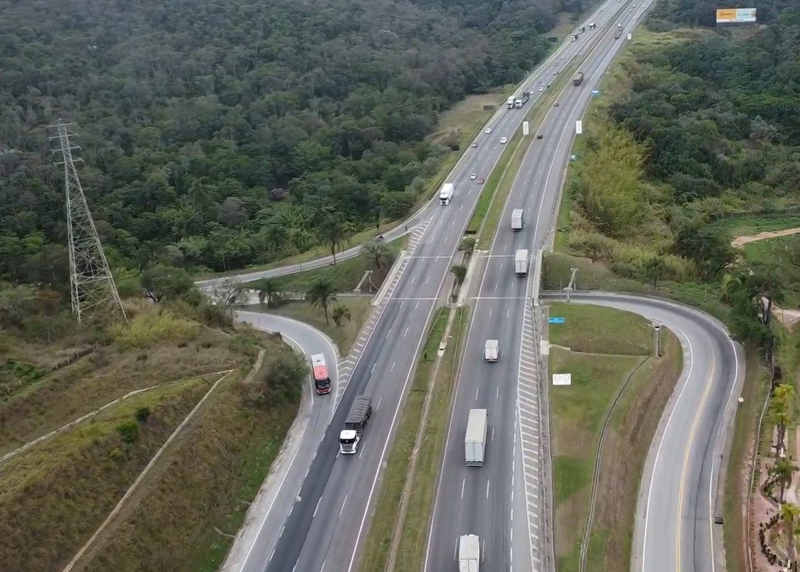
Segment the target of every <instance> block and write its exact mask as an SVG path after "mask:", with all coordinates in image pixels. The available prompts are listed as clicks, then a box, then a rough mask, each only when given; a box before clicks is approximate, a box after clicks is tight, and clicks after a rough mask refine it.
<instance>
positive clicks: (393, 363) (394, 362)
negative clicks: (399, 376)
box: [389, 336, 405, 371]
mask: <svg viewBox="0 0 800 572" xmlns="http://www.w3.org/2000/svg"><path fill="white" fill-rule="evenodd" d="M403 337H405V336H403ZM396 363H397V362H396V361H393V362H392V369H390V370H389V371H394V365H395V364H396Z"/></svg>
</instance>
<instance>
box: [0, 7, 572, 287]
mask: <svg viewBox="0 0 800 572" xmlns="http://www.w3.org/2000/svg"><path fill="white" fill-rule="evenodd" d="M582 9H583V5H582V0H504V1H499V2H485V1H480V0H417V1H411V0H400V1H392V2H389V1H385V0H315V1H314V2H310V1H308V0H266V1H260V2H246V1H244V0H225V1H222V0H202V1H201V0H168V1H167V2H162V1H155V0H131V1H126V2H119V1H115V0H91V1H89V2H78V1H77V0H66V1H63V2H53V1H52V0H33V1H27V0H26V1H25V2H22V1H19V0H0V13H2V14H3V17H2V19H0V77H2V82H0V280H6V281H11V282H33V283H54V282H55V283H63V282H64V276H65V272H66V268H67V263H66V221H65V220H64V214H63V213H64V198H63V195H64V192H63V182H62V173H61V172H60V171H59V170H58V169H57V168H55V167H54V166H53V165H52V164H51V161H52V155H51V153H50V148H51V146H52V145H51V144H50V142H49V141H48V139H47V132H46V131H45V126H46V125H48V124H51V123H53V122H54V121H55V120H56V119H57V118H59V117H63V118H65V119H68V120H70V121H74V122H77V124H78V126H77V127H76V131H77V132H78V133H79V135H80V139H79V140H77V141H76V143H78V144H80V146H81V148H82V151H81V152H80V157H81V158H82V159H83V161H84V166H82V167H81V168H80V176H81V179H82V183H83V187H84V189H85V192H86V194H87V197H88V200H89V202H90V207H91V209H92V211H93V213H94V217H95V220H96V223H97V227H98V230H99V232H100V233H101V237H102V240H103V242H104V244H105V245H106V249H107V251H108V255H109V259H110V261H111V263H112V266H113V267H115V268H116V269H117V270H119V269H120V268H128V269H133V270H136V271H141V270H142V269H144V268H146V267H147V266H149V265H151V264H154V263H162V264H169V265H173V266H180V267H185V268H187V269H197V268H204V267H205V268H211V269H214V270H225V269H235V268H240V267H242V266H244V265H246V264H252V263H263V262H270V261H273V260H276V259H280V258H283V257H285V256H287V255H290V254H293V253H296V252H300V251H304V250H307V249H309V248H311V247H313V246H315V245H317V244H318V243H319V242H320V240H321V238H320V230H319V229H321V228H324V227H325V226H326V225H327V226H335V227H336V228H337V231H336V232H341V233H342V234H345V235H346V234H347V233H348V232H350V233H353V232H357V231H359V230H361V229H363V228H365V227H369V226H371V225H374V224H376V222H377V221H380V220H386V219H397V218H400V217H402V216H403V215H405V214H406V213H407V212H408V211H409V209H410V208H411V207H412V205H413V204H414V201H415V200H416V199H417V196H418V194H419V193H420V192H422V190H423V186H424V185H423V181H424V178H425V177H428V176H430V175H431V174H433V173H434V172H435V171H436V169H437V164H438V161H439V160H440V157H441V154H442V153H443V152H444V149H443V148H442V147H441V146H438V145H436V144H433V143H431V142H430V141H426V139H425V137H426V135H427V134H429V133H430V132H431V131H432V128H433V127H434V126H435V124H436V121H437V117H438V114H439V112H441V111H442V110H444V109H446V108H448V107H449V106H450V105H452V104H453V103H455V102H457V101H458V100H460V99H462V98H464V97H465V96H466V95H468V94H477V93H485V92H486V91H487V90H489V89H490V88H492V87H493V86H500V85H503V84H508V83H512V82H516V81H518V80H519V79H521V77H522V76H523V74H524V73H526V71H527V70H529V69H531V68H532V66H533V64H534V63H536V62H537V61H538V60H540V59H541V58H542V57H543V56H544V55H545V53H546V49H547V48H546V45H545V41H544V39H543V37H542V36H541V35H540V34H541V33H542V32H545V31H547V30H549V29H551V28H552V27H553V26H554V25H555V23H556V21H557V18H558V15H559V13H560V12H562V11H563V10H571V11H574V12H578V11H580V10H582Z"/></svg>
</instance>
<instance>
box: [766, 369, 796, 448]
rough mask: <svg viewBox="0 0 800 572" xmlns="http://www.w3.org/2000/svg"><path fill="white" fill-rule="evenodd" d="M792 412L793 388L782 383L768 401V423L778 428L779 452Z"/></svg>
mask: <svg viewBox="0 0 800 572" xmlns="http://www.w3.org/2000/svg"><path fill="white" fill-rule="evenodd" d="M793 411H794V387H793V386H792V385H791V384H789V383H782V384H781V385H779V386H778V387H776V388H775V391H774V393H773V395H772V399H771V400H770V413H769V418H770V421H771V422H772V423H773V424H774V425H775V426H776V427H777V428H778V443H777V449H778V451H781V450H782V449H783V444H784V441H785V439H786V429H787V428H788V427H789V424H790V423H791V422H792V412H793Z"/></svg>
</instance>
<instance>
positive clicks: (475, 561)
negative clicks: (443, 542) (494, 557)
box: [458, 534, 481, 572]
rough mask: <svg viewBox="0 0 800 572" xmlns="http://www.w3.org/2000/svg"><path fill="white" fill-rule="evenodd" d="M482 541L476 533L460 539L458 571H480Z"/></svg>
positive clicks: (465, 535)
mask: <svg viewBox="0 0 800 572" xmlns="http://www.w3.org/2000/svg"><path fill="white" fill-rule="evenodd" d="M480 565H481V541H480V539H479V538H478V536H477V535H475V534H464V535H463V536H460V537H459V539H458V572H480Z"/></svg>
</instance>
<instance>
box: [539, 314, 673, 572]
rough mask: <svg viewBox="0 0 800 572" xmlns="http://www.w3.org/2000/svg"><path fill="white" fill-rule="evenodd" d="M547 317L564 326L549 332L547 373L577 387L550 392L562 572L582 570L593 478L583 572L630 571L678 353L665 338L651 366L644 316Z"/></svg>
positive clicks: (667, 336)
mask: <svg viewBox="0 0 800 572" xmlns="http://www.w3.org/2000/svg"><path fill="white" fill-rule="evenodd" d="M549 310H550V315H551V316H561V317H564V318H565V320H564V323H563V324H551V325H550V328H549V339H550V344H551V348H550V365H549V373H550V374H555V373H570V374H572V385H571V386H568V387H567V386H551V388H550V401H551V403H550V410H551V413H550V417H551V423H552V427H553V437H552V440H553V484H554V500H555V535H556V536H555V539H556V550H557V552H556V561H557V568H558V570H560V571H562V572H577V570H578V569H579V559H580V549H581V542H582V540H583V535H584V530H585V526H586V519H587V515H588V514H589V503H590V501H591V499H592V482H593V473H594V472H595V470H596V471H597V475H598V480H597V483H596V491H595V499H594V503H595V504H594V511H593V519H592V529H591V534H590V537H589V542H588V550H587V558H586V569H587V570H624V569H627V568H629V566H630V564H629V563H630V557H631V543H632V540H633V526H634V521H635V511H636V499H637V498H638V490H639V483H640V480H641V475H642V471H643V468H644V462H645V459H646V456H647V451H648V449H649V447H650V444H651V441H652V438H653V436H654V434H655V430H656V428H657V426H658V422H659V419H660V418H661V413H662V412H663V409H664V407H665V405H666V403H667V401H668V400H669V396H670V395H671V393H672V390H673V388H674V386H675V383H676V382H677V380H678V377H679V376H680V371H681V365H682V357H681V350H680V344H679V343H678V341H677V339H676V338H675V337H674V336H673V335H672V334H671V333H669V332H665V333H664V335H663V338H662V357H654V356H653V355H652V354H653V347H652V344H653V332H652V326H651V325H650V322H648V321H647V320H645V319H644V318H642V317H640V316H637V315H635V314H630V313H627V312H621V311H618V310H614V309H609V308H602V307H598V306H586V305H578V304H573V305H570V304H553V305H551V306H550V308H549ZM607 418H608V419H607ZM606 423H607V425H606ZM603 431H605V435H604V440H603V448H602V451H601V454H600V456H599V459H598V461H597V462H598V463H599V465H598V466H597V467H595V457H596V455H597V454H598V451H597V448H598V444H599V442H600V438H601V434H602V433H603ZM623 459H624V462H623V461H622V460H623Z"/></svg>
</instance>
